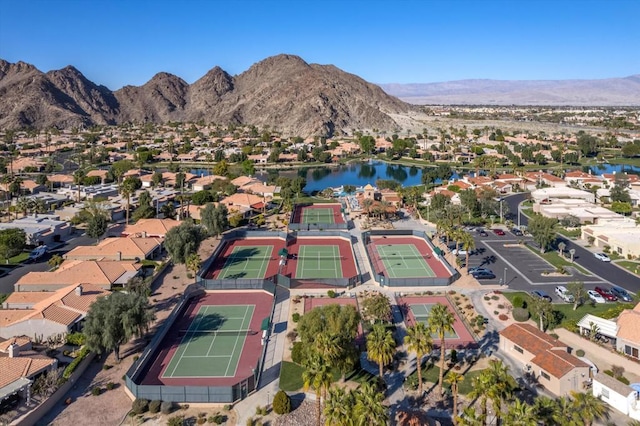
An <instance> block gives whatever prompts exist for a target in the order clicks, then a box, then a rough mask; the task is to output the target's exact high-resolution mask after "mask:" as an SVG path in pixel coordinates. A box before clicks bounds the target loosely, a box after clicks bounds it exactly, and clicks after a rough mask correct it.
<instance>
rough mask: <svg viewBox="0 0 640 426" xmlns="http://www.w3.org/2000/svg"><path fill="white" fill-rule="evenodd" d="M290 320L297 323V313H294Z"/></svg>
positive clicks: (298, 319) (298, 318) (298, 317)
mask: <svg viewBox="0 0 640 426" xmlns="http://www.w3.org/2000/svg"><path fill="white" fill-rule="evenodd" d="M291 320H292V321H293V322H298V321H300V314H299V313H298V312H294V313H293V315H291Z"/></svg>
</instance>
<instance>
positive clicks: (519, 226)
mask: <svg viewBox="0 0 640 426" xmlns="http://www.w3.org/2000/svg"><path fill="white" fill-rule="evenodd" d="M518 229H520V203H518Z"/></svg>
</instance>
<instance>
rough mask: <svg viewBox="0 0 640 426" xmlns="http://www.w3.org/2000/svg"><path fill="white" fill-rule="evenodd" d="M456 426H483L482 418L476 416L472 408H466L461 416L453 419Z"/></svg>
mask: <svg viewBox="0 0 640 426" xmlns="http://www.w3.org/2000/svg"><path fill="white" fill-rule="evenodd" d="M454 421H455V424H456V425H457V426H483V425H484V417H483V416H482V415H480V416H478V413H476V410H475V409H474V408H473V407H467V408H465V409H464V410H462V415H461V416H460V417H458V418H455V419H454Z"/></svg>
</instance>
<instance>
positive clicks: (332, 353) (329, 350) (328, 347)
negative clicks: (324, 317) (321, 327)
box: [313, 332, 340, 362]
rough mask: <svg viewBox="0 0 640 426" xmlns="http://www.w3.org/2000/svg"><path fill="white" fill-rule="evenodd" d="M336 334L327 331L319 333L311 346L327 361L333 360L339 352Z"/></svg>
mask: <svg viewBox="0 0 640 426" xmlns="http://www.w3.org/2000/svg"><path fill="white" fill-rule="evenodd" d="M337 338H338V336H336V335H332V334H330V333H327V332H323V333H320V334H318V335H317V336H316V338H315V340H314V341H313V348H314V349H315V350H316V352H317V353H318V354H319V355H320V356H321V357H322V359H324V360H325V361H327V362H333V361H335V360H336V357H337V356H338V355H339V354H340V345H339V343H338V341H337Z"/></svg>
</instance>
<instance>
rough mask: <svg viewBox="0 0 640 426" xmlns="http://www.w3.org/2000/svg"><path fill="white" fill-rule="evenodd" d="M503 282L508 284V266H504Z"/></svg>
mask: <svg viewBox="0 0 640 426" xmlns="http://www.w3.org/2000/svg"><path fill="white" fill-rule="evenodd" d="M502 284H504V285H507V268H504V275H503V276H502Z"/></svg>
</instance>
